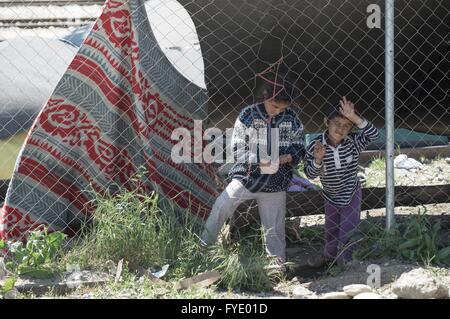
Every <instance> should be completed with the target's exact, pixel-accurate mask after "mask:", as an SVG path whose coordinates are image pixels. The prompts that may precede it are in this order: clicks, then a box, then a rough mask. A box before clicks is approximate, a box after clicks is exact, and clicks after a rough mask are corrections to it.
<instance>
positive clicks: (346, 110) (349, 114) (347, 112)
mask: <svg viewBox="0 0 450 319" xmlns="http://www.w3.org/2000/svg"><path fill="white" fill-rule="evenodd" d="M339 103H340V104H341V106H340V107H339V111H340V112H341V114H342V115H343V116H345V117H346V118H348V119H349V120H350V121H353V120H354V119H355V116H356V114H355V104H353V102H352V101H349V100H347V98H346V97H345V96H343V97H342V100H340V101H339Z"/></svg>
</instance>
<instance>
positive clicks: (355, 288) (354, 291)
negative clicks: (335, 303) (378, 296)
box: [342, 284, 372, 297]
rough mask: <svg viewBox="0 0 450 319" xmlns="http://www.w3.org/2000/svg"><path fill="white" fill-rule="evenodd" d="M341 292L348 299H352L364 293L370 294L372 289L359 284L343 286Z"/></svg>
mask: <svg viewBox="0 0 450 319" xmlns="http://www.w3.org/2000/svg"><path fill="white" fill-rule="evenodd" d="M342 290H344V292H345V293H346V294H347V295H349V296H350V297H354V296H356V295H359V294H362V293H365V292H372V288H370V287H369V286H367V285H360V284H356V285H348V286H344V288H343V289H342Z"/></svg>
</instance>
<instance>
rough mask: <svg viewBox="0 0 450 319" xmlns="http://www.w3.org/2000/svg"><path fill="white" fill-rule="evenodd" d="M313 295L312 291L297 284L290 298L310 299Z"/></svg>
mask: <svg viewBox="0 0 450 319" xmlns="http://www.w3.org/2000/svg"><path fill="white" fill-rule="evenodd" d="M313 297H314V292H312V291H311V290H309V289H308V288H305V287H303V286H297V287H295V288H294V291H293V292H292V298H294V299H311V298H313Z"/></svg>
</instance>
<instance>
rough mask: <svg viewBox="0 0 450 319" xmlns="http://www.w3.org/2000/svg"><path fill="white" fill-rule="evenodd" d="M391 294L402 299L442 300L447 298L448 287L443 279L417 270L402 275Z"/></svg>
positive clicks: (421, 269) (394, 284)
mask: <svg viewBox="0 0 450 319" xmlns="http://www.w3.org/2000/svg"><path fill="white" fill-rule="evenodd" d="M392 292H393V293H395V294H396V295H397V296H398V297H399V298H402V299H443V298H447V297H448V296H449V287H448V282H446V280H445V279H443V278H439V277H436V276H433V275H432V274H431V273H430V272H429V271H427V270H425V269H423V268H418V269H414V270H411V271H410V272H407V273H404V274H402V275H401V276H400V278H399V279H398V280H397V281H395V282H394V283H393V284H392Z"/></svg>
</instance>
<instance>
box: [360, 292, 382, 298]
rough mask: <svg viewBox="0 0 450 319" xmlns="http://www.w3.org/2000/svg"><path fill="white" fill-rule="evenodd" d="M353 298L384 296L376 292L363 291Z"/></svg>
mask: <svg viewBox="0 0 450 319" xmlns="http://www.w3.org/2000/svg"><path fill="white" fill-rule="evenodd" d="M353 299H383V297H382V296H381V295H379V294H376V293H374V292H363V293H361V294H358V295H356V296H354V297H353Z"/></svg>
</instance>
